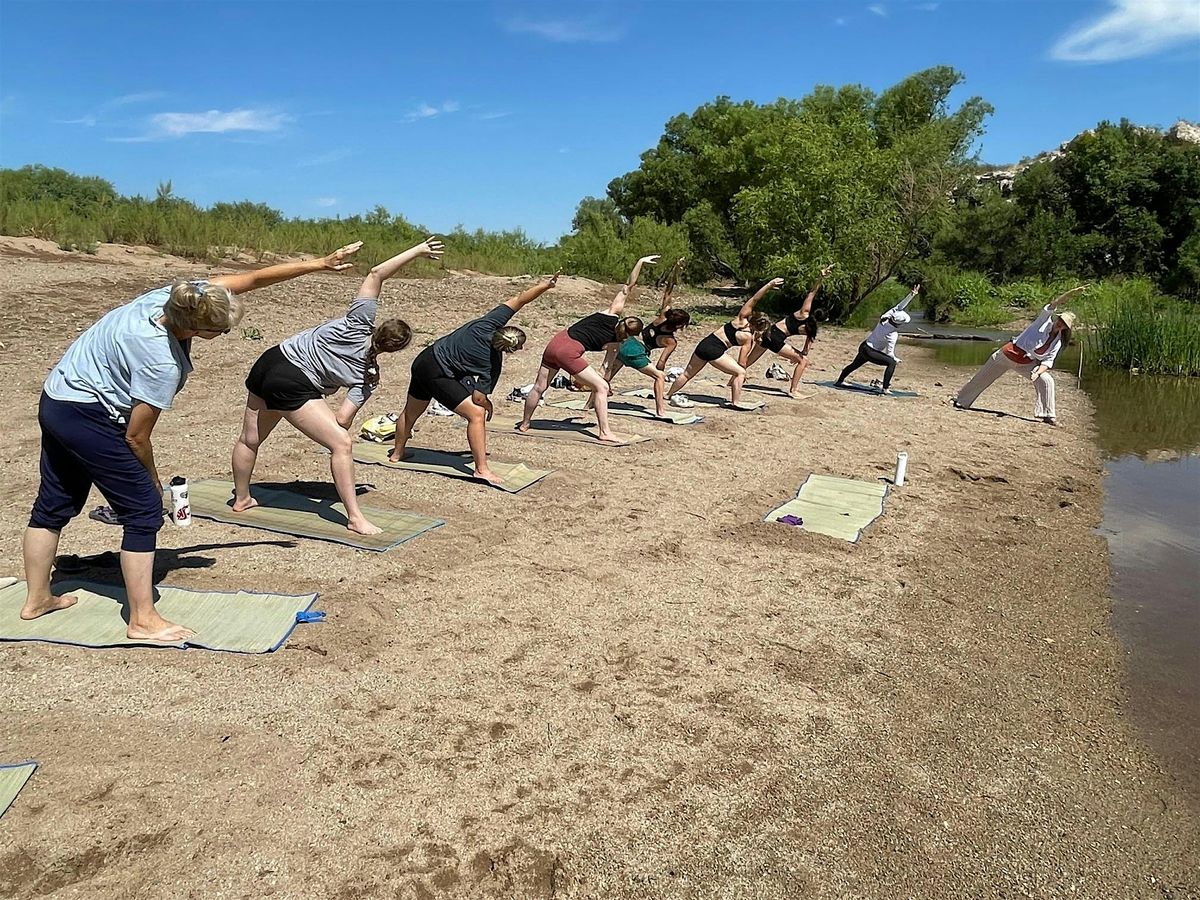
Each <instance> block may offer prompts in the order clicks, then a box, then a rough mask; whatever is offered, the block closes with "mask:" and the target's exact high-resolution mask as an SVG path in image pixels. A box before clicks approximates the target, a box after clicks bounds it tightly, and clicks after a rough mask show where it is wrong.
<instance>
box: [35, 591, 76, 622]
mask: <svg viewBox="0 0 1200 900" xmlns="http://www.w3.org/2000/svg"><path fill="white" fill-rule="evenodd" d="M77 602H79V598H78V597H76V596H75V595H74V594H64V595H63V596H61V597H41V598H34V597H29V598H27V599H26V600H25V605H24V606H22V607H21V618H22V619H36V618H37V617H38V616H44V615H45V614H46V613H52V612H55V611H56V610H60V609H67V608H68V607H71V606H74V605H75V604H76V603H77Z"/></svg>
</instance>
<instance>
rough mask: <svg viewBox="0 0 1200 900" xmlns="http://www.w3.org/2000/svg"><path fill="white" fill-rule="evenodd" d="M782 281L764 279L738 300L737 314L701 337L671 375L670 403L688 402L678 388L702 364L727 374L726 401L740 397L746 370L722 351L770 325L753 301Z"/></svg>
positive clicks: (746, 342)
mask: <svg viewBox="0 0 1200 900" xmlns="http://www.w3.org/2000/svg"><path fill="white" fill-rule="evenodd" d="M781 284H783V279H782V278H776V279H775V280H774V281H768V282H767V283H766V284H764V285H763V286H762V287H761V288H759V289H758V293H756V294H755V295H754V296H753V297H751V298H750V299H749V300H747V301H746V302H745V303H744V304H742V308H741V309H740V310H738V314H737V315H736V316H734V317H733V319H731V320H730V321H728V322H726V323H725V324H724V325H722V326H721V327H720V328H718V329H717V330H716V331H714V332H713V333H712V334H710V335H709V336H708V337H706V338H704V340H702V341H701V342H700V343H699V344H697V345H696V349H695V350H694V351H693V352H692V358H691V359H690V360H688V364H687V368H686V369H684V371H683V374H682V375H680V376H679V377H678V378H676V379H675V382H674V384H672V385H671V390H670V392H669V393H668V394H667V400H668V402H670V404H671V405H672V406H681V407H686V406H691V401H690V400H688V399H687V397H686V396H684V395H681V394H680V393H679V391H680V389H681V388H682V387H683V386H684V385H685V384H687V383H688V382H689V381H691V380H692V379H693V378H695V377H696V375H697V374H698V373H699V372H700V370H701V369H703V368H704V367H705V366H709V365H711V366H712V367H713V368H714V369H716V370H717V371H718V372H724V373H725V374H726V375H728V376H729V402H730V404H731V405H733V406H737V405H738V404H739V403H740V402H741V400H742V385H743V384H745V382H746V370H745V369H744V368H743V367H742V366H740V365H739V364H738V363H736V362H734V361H733V360H732V359H730V358H729V357H728V356H726V355H725V351H727V350H728V349H729V348H730V347H739V348H744V347H748V346H750V344H751V343H752V342H753V341H754V339H755V338H756V337H757V336H758V335H760V334H762V333H763V332H764V331H766V329H768V328H770V327H771V320H770V319H769V318H768V317H767V316H765V315H763V314H762V313H760V312H755V311H754V307H755V304H757V303H758V301H759V300H761V299H762V298H763V297H765V296H767V293H768V292H769V291H772V290H774V289H775V288H777V287H779V286H780V285H781Z"/></svg>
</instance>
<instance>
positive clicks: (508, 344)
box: [491, 325, 525, 353]
mask: <svg viewBox="0 0 1200 900" xmlns="http://www.w3.org/2000/svg"><path fill="white" fill-rule="evenodd" d="M491 345H492V349H493V350H499V351H500V352H501V353H512V352H513V351H515V350H520V349H521V348H522V347H524V346H525V332H524V331H522V330H521V329H520V328H517V326H515V325H501V326H500V327H499V328H497V329H496V332H495V334H493V335H492V340H491Z"/></svg>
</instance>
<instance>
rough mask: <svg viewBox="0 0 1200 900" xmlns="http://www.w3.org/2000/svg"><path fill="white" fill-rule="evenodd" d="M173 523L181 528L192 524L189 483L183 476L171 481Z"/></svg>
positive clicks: (177, 476)
mask: <svg viewBox="0 0 1200 900" xmlns="http://www.w3.org/2000/svg"><path fill="white" fill-rule="evenodd" d="M170 489H171V521H172V522H174V523H175V524H176V525H178V526H179V527H180V528H187V527H188V526H189V525H191V524H192V505H191V504H190V503H189V502H188V483H187V479H186V478H184V477H183V476H182V475H176V476H175V477H174V478H172V479H171V484H170Z"/></svg>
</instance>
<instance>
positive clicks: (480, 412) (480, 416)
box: [454, 397, 504, 484]
mask: <svg viewBox="0 0 1200 900" xmlns="http://www.w3.org/2000/svg"><path fill="white" fill-rule="evenodd" d="M454 411H455V412H456V413H458V414H459V415H460V416H462V417H463V418H464V419H466V420H467V446H468V447H470V448H471V458H472V459H473V460H474V461H475V477H476V478H478V479H480V480H481V481H486V482H488V483H489V484H501V483H502V482H503V481H504V479H503V478H501V477H500V476H499V475H497V474H496V473H495V472H493V471H492V470H491V469H490V468H488V456H487V410H486V409H484V408H483V407H482V406H479V405H478V404H476V403H475V401H474V400H472V399H471V398H470V397H468V398H467V399H466V400H464V401H463V402H462V403H460V404H458V406H456V407H454Z"/></svg>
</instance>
